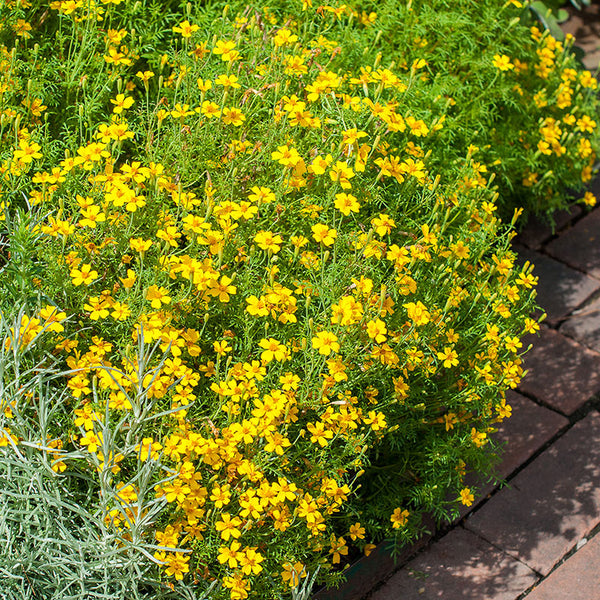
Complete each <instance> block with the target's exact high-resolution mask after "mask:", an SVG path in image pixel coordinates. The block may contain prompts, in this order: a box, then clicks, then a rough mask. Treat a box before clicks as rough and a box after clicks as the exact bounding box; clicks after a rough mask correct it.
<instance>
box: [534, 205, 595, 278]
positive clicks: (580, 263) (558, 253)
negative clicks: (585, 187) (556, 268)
mask: <svg viewBox="0 0 600 600" xmlns="http://www.w3.org/2000/svg"><path fill="white" fill-rule="evenodd" d="M546 251H547V252H548V254H550V255H551V256H554V257H555V258H557V259H558V260H560V261H561V262H564V263H566V264H567V265H570V266H571V267H574V268H575V269H579V270H580V271H583V272H584V273H587V274H588V275H592V276H593V277H597V278H599V279H600V210H594V211H592V212H591V213H590V214H589V215H587V216H586V217H584V218H583V219H581V220H580V221H578V222H577V223H576V224H575V225H574V226H573V227H571V228H570V229H568V230H567V231H565V232H563V233H562V234H561V235H560V236H559V237H558V238H556V239H555V240H554V241H553V242H550V243H549V244H548V245H547V246H546Z"/></svg>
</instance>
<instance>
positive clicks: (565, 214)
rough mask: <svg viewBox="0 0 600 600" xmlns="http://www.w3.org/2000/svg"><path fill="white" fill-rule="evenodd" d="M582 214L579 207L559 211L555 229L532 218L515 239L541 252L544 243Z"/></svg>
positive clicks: (555, 218) (542, 221) (555, 220)
mask: <svg viewBox="0 0 600 600" xmlns="http://www.w3.org/2000/svg"><path fill="white" fill-rule="evenodd" d="M580 214H581V207H580V206H577V205H575V206H573V207H571V209H570V210H561V211H558V212H557V213H556V214H555V215H554V227H552V225H550V223H548V222H547V221H545V220H543V219H540V218H537V217H534V216H531V217H530V218H529V221H527V225H525V227H524V228H523V230H522V231H521V232H520V233H519V235H517V237H516V238H515V242H516V243H517V244H519V245H522V246H526V247H527V248H530V249H531V250H539V249H540V248H541V247H542V245H543V244H544V242H547V241H548V240H550V238H551V237H552V236H553V235H554V234H555V233H556V232H558V231H560V230H561V229H562V228H563V227H565V225H567V224H568V223H569V222H570V221H572V220H573V219H575V218H576V217H577V216H578V215H580Z"/></svg>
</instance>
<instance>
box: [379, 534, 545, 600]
mask: <svg viewBox="0 0 600 600" xmlns="http://www.w3.org/2000/svg"><path fill="white" fill-rule="evenodd" d="M536 579H537V577H536V575H535V573H534V572H533V571H532V570H531V569H529V568H528V567H527V566H525V565H524V564H523V563H521V562H519V561H517V560H514V559H513V558H511V557H510V556H508V555H506V554H504V553H502V552H500V551H499V550H498V549H497V548H494V547H493V546H491V545H490V544H488V543H487V542H485V541H484V540H482V539H480V538H478V537H477V536H476V535H473V534H472V533H471V532H469V531H465V530H464V529H463V528H461V527H457V528H456V529H453V530H452V531H451V532H450V533H448V534H447V535H446V536H444V537H443V538H442V539H441V540H439V541H438V542H437V543H435V544H432V545H431V546H430V547H429V548H427V549H426V550H425V551H424V552H422V553H421V554H419V555H418V556H417V557H415V558H414V559H413V560H412V561H411V562H409V563H408V564H407V565H406V567H404V568H403V569H402V570H401V571H398V573H396V574H395V575H393V576H392V578H391V579H390V580H389V581H388V582H386V584H385V586H383V587H382V588H381V589H380V590H377V591H376V592H375V593H374V594H372V595H371V596H370V597H369V600H434V599H436V598H441V599H444V600H458V599H463V600H484V599H485V600H516V598H518V597H519V595H520V594H522V593H523V592H524V591H525V590H526V589H527V588H529V587H530V586H531V585H532V584H533V583H535V581H536Z"/></svg>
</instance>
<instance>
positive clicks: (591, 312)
mask: <svg viewBox="0 0 600 600" xmlns="http://www.w3.org/2000/svg"><path fill="white" fill-rule="evenodd" d="M560 332H561V333H564V334H565V335H568V336H569V337H572V338H575V339H576V340H577V341H578V342H581V343H582V344H584V345H585V346H587V347H588V348H591V349H592V350H595V351H596V352H598V353H600V298H596V299H595V300H593V301H591V302H588V303H586V304H584V305H583V306H582V307H581V309H580V310H578V311H576V312H575V313H573V314H572V315H569V317H568V318H567V320H566V321H565V322H564V323H563V324H562V325H561V327H560Z"/></svg>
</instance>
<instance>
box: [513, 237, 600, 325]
mask: <svg viewBox="0 0 600 600" xmlns="http://www.w3.org/2000/svg"><path fill="white" fill-rule="evenodd" d="M599 231H600V230H599ZM559 239H562V236H561V238H559ZM599 245H600V244H599ZM516 250H517V251H518V255H519V262H520V263H521V264H523V263H524V262H525V261H526V260H528V261H529V262H530V263H533V264H534V265H535V267H534V270H533V274H534V275H536V276H537V277H539V283H538V286H537V294H538V295H537V302H538V304H539V305H540V306H541V307H542V308H543V309H544V310H545V311H546V314H547V315H548V317H547V322H548V323H550V324H555V323H558V322H559V321H560V320H561V319H563V318H564V317H566V316H567V315H568V314H569V313H570V312H571V311H573V310H575V309H576V308H578V307H579V306H580V305H581V304H583V303H584V302H585V301H586V300H587V299H588V298H589V297H590V296H591V295H592V294H593V293H594V292H596V291H597V290H599V289H600V281H599V280H597V279H594V278H592V277H589V276H588V275H585V274H584V273H580V272H579V271H576V270H575V269H572V268H570V267H567V266H566V265H564V264H563V263H561V262H559V261H557V260H554V259H552V258H550V257H548V256H546V255H544V254H540V253H539V252H534V251H533V250H528V249H527V248H522V247H518V248H516Z"/></svg>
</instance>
